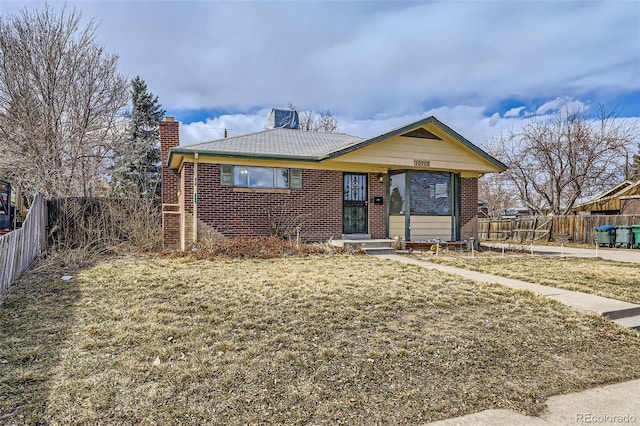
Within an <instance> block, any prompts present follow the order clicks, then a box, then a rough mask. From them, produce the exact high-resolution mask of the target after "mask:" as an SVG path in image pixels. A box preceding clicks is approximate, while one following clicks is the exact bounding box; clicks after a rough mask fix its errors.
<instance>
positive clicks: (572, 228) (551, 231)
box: [478, 215, 640, 244]
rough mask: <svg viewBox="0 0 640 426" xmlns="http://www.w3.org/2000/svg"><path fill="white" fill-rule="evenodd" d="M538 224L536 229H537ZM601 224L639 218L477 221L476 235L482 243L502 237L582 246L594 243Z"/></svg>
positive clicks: (627, 223) (639, 219)
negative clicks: (560, 239) (564, 242)
mask: <svg viewBox="0 0 640 426" xmlns="http://www.w3.org/2000/svg"><path fill="white" fill-rule="evenodd" d="M537 223H540V224H539V226H536V224H537ZM602 225H614V226H631V225H640V215H591V216H578V215H574V216H554V217H552V218H546V217H540V218H536V217H529V216H523V217H519V218H517V219H478V236H479V238H480V239H481V240H482V239H484V240H500V239H502V237H504V236H505V235H512V236H513V239H515V240H520V241H526V240H529V239H530V238H534V239H542V238H544V239H546V240H548V241H552V240H557V239H559V238H565V239H567V240H568V241H572V242H575V243H581V244H595V241H596V227H598V226H602Z"/></svg>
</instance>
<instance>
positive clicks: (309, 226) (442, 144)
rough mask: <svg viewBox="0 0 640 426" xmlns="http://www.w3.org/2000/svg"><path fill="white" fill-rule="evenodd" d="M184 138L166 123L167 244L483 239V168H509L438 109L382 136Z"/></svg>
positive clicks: (277, 119)
mask: <svg viewBox="0 0 640 426" xmlns="http://www.w3.org/2000/svg"><path fill="white" fill-rule="evenodd" d="M292 114H295V112H291V111H284V112H283V111H281V110H274V111H272V113H271V117H270V118H269V120H268V121H269V122H270V123H271V125H270V126H269V128H267V129H266V130H264V131H261V132H257V133H251V134H248V135H242V136H237V137H229V138H225V139H221V140H214V141H210V142H204V143H200V144H195V145H189V146H179V129H178V126H179V124H178V122H176V121H173V119H172V118H165V119H164V120H163V121H162V122H161V123H160V141H161V153H162V165H163V169H162V203H163V206H162V217H163V236H164V242H165V246H169V247H171V246H174V247H175V246H179V247H181V248H182V249H185V248H187V247H189V246H190V245H191V244H193V242H194V241H198V240H199V239H201V238H202V237H203V236H205V235H224V236H227V237H237V236H262V235H269V234H277V235H282V236H286V235H296V233H298V232H299V233H300V235H301V237H302V238H303V239H304V240H306V241H317V242H320V241H327V240H329V239H341V238H349V237H356V236H357V237H360V238H362V237H365V238H374V239H377V238H395V237H396V236H400V237H402V238H404V239H406V240H408V241H424V240H431V239H441V240H443V241H456V240H460V239H466V238H468V237H471V236H476V237H477V235H476V232H477V231H476V222H477V215H478V208H477V206H478V177H479V176H481V175H483V174H485V173H494V172H500V171H503V170H505V166H504V165H503V164H502V163H501V162H499V161H498V160H496V159H495V158H493V157H491V156H490V155H489V154H487V153H486V152H484V151H483V150H481V149H480V148H478V147H477V146H475V145H474V144H472V143H471V142H469V141H468V140H467V139H465V138H464V137H462V136H461V135H459V134H458V133H457V132H455V131H454V130H452V129H451V128H449V127H447V126H446V125H445V124H443V123H441V122H440V121H438V120H437V119H436V118H435V117H428V118H424V119H422V120H418V121H416V122H413V123H409V124H407V125H405V126H402V127H399V128H397V129H393V130H390V131H388V132H385V133H383V134H380V135H378V136H375V137H372V138H359V137H355V136H350V135H346V134H340V133H322V132H307V131H302V130H299V129H297V128H296V124H297V117H296V116H295V115H293V116H292Z"/></svg>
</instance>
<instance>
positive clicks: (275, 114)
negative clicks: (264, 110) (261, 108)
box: [265, 108, 300, 130]
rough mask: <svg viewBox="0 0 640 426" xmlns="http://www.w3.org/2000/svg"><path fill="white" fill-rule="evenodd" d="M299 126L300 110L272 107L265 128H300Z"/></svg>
mask: <svg viewBox="0 0 640 426" xmlns="http://www.w3.org/2000/svg"><path fill="white" fill-rule="evenodd" d="M299 127H300V119H299V118H298V111H294V110H291V109H277V108H271V112H269V115H268V116H267V124H266V126H265V129H267V130H268V129H298V128H299Z"/></svg>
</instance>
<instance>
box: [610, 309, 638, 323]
mask: <svg viewBox="0 0 640 426" xmlns="http://www.w3.org/2000/svg"><path fill="white" fill-rule="evenodd" d="M602 315H604V316H605V317H607V318H609V319H612V320H617V319H620V318H627V317H635V316H638V315H640V306H634V307H632V308H627V309H618V310H615V311H609V312H603V313H602Z"/></svg>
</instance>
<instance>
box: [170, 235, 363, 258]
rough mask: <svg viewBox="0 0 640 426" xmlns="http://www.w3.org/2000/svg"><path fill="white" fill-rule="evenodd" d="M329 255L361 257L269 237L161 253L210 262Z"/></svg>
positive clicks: (221, 240) (347, 250)
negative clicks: (216, 259)
mask: <svg viewBox="0 0 640 426" xmlns="http://www.w3.org/2000/svg"><path fill="white" fill-rule="evenodd" d="M333 253H350V254H362V253H364V252H363V251H362V250H360V249H356V250H354V249H350V248H343V247H334V246H332V245H329V244H300V245H296V244H295V243H293V242H290V241H287V240H283V239H280V238H277V237H274V236H270V237H237V238H219V239H215V240H213V241H208V242H204V243H201V244H199V247H198V248H196V249H194V250H192V251H171V252H163V253H162V254H161V255H163V256H167V257H192V258H194V259H214V258H217V257H230V258H253V259H273V258H277V257H285V256H309V255H321V254H333Z"/></svg>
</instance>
